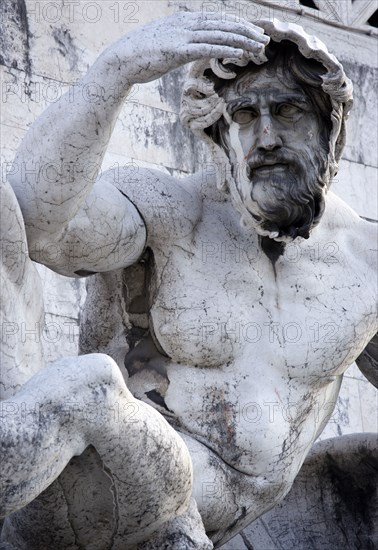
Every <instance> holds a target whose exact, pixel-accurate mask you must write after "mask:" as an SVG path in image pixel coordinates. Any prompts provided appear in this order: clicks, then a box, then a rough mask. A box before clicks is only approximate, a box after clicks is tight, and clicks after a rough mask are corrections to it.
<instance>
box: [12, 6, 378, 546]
mask: <svg viewBox="0 0 378 550" xmlns="http://www.w3.org/2000/svg"><path fill="white" fill-rule="evenodd" d="M189 62H193V63H192V65H191V66H190V70H189V73H188V79H187V82H186V85H185V88H184V90H183V96H182V109H181V119H182V122H183V124H185V125H187V126H188V127H190V128H191V129H192V130H193V131H194V132H196V133H197V134H198V135H200V136H201V138H202V139H203V140H205V141H206V143H207V144H208V146H209V148H210V152H211V155H212V159H213V164H212V165H211V166H212V168H211V170H209V164H207V167H206V170H205V171H202V172H200V173H197V174H195V175H192V176H190V177H188V178H187V179H184V180H178V179H175V178H173V177H171V176H169V175H167V174H163V173H160V172H158V171H154V170H149V169H142V168H140V169H139V170H138V171H137V172H135V171H133V172H131V171H130V169H128V168H127V167H126V168H125V169H124V170H123V171H121V173H120V177H119V178H118V180H117V181H114V177H113V175H112V174H111V173H110V172H105V173H103V174H101V175H100V176H99V170H97V171H96V170H93V169H92V170H88V169H87V168H88V166H91V167H92V168H93V167H94V166H95V167H96V166H97V167H99V166H100V165H101V162H102V159H103V156H104V154H105V152H106V148H107V145H108V142H109V139H110V136H111V133H112V130H113V127H114V124H115V122H116V120H117V117H118V115H119V112H120V110H121V108H122V104H123V102H124V100H125V99H126V98H127V95H128V93H129V92H130V89H131V87H132V86H133V85H134V84H140V83H145V82H149V81H152V80H154V79H157V78H159V77H161V76H162V75H164V74H166V73H167V72H169V71H171V70H172V69H174V68H177V67H179V66H181V65H183V64H186V63H189ZM89 83H92V84H96V86H94V87H93V89H94V90H95V91H94V95H93V97H91V101H90V102H89V101H86V99H85V98H84V96H83V95H81V94H75V98H74V100H72V97H69V96H68V95H67V96H64V97H62V98H61V99H60V100H59V101H58V102H56V103H55V104H53V105H51V106H50V107H49V109H48V110H47V111H46V112H45V113H44V114H43V115H42V116H41V117H39V118H38V120H36V121H35V123H34V124H33V126H32V127H31V129H30V130H29V132H28V134H27V135H26V137H25V138H24V140H23V143H22V144H21V146H20V148H19V150H18V153H17V157H16V161H15V162H16V165H18V166H24V167H26V169H25V170H24V171H23V173H24V174H26V176H25V178H23V179H22V178H20V177H17V174H16V170H13V171H12V172H13V174H14V175H13V176H12V177H11V180H10V183H11V185H12V187H13V189H14V191H15V194H16V196H17V200H18V202H19V205H20V207H21V211H22V215H23V218H24V221H25V227H26V232H27V236H28V242H29V246H30V250H41V248H43V247H44V246H46V245H48V244H50V243H54V244H55V245H56V246H58V247H59V254H57V255H56V257H55V258H54V259H52V258H50V260H49V261H47V260H46V259H44V260H43V261H44V263H46V265H48V267H50V268H51V269H53V270H55V271H56V272H58V273H61V274H63V275H67V276H88V297H87V303H86V307H85V311H84V314H83V316H82V317H83V319H82V332H81V351H82V353H92V352H101V353H106V354H108V355H110V356H111V357H113V359H114V360H115V361H116V362H117V363H118V366H119V369H120V370H121V372H122V373H123V376H124V379H125V382H126V384H127V387H128V389H129V390H130V391H131V393H132V394H133V396H134V397H135V398H137V399H139V400H140V401H141V402H142V403H145V404H147V405H149V406H150V407H153V408H155V409H156V411H158V413H160V415H161V416H162V417H164V418H165V419H166V420H167V421H168V423H169V424H170V425H171V426H172V427H173V428H174V429H175V430H176V434H179V436H180V438H181V439H182V441H184V442H185V444H186V447H187V449H188V450H189V453H190V457H191V461H192V465H193V491H192V496H193V499H192V500H191V505H190V507H189V510H188V512H187V513H186V516H185V514H184V515H183V517H184V520H183V521H184V523H185V521H186V525H191V522H192V518H197V519H198V516H196V514H198V512H199V514H200V516H201V521H202V524H203V527H202V531H203V533H202V534H203V538H202V539H201V542H198V541H197V542H195V541H193V540H192V539H191V538H190V536H189V535H188V529H187V531H186V534H183V535H182V536H181V535H180V536H177V537H176V538H175V527H174V526H173V527H170V526H169V522H168V524H166V525H168V527H166V526H165V527H162V528H161V530H160V533H158V534H157V535H155V539H154V540H153V538H151V544H152V545H155V546H152V547H154V548H210V547H211V543H210V541H209V539H210V540H211V541H212V544H213V545H214V547H219V546H220V545H221V544H223V543H225V542H226V541H227V540H229V539H230V538H232V537H233V536H234V535H235V534H236V533H238V532H240V531H241V530H242V529H243V528H244V527H245V526H246V525H248V524H249V523H250V522H251V521H253V520H254V519H256V518H258V517H259V516H260V515H262V514H263V513H265V512H266V511H268V510H269V509H271V508H272V507H273V506H274V505H275V504H276V503H278V502H280V501H281V500H282V499H283V498H284V497H285V495H286V494H287V493H288V492H289V490H290V487H291V486H292V484H293V481H294V479H295V477H296V476H297V474H298V472H299V470H300V468H301V466H302V464H303V462H304V460H305V457H306V455H307V453H308V452H309V450H310V449H311V446H312V444H313V443H314V441H315V440H316V438H317V437H318V435H319V434H320V433H321V431H322V430H323V428H324V426H325V424H326V423H327V421H328V419H329V417H330V415H331V414H332V410H333V407H334V404H335V400H336V398H337V395H338V392H339V388H340V384H341V380H342V375H343V373H344V372H345V370H346V369H347V368H348V366H349V365H350V364H351V363H352V362H353V361H354V360H355V359H356V358H358V357H359V356H360V355H361V353H362V352H363V351H364V349H365V348H366V347H367V346H368V345H369V342H370V341H371V340H372V339H373V337H374V335H375V333H376V331H377V324H378V323H377V315H376V291H377V288H376V282H375V276H374V270H375V265H374V262H375V260H376V255H375V253H374V250H373V249H374V245H375V227H374V226H373V224H370V223H368V222H367V221H364V220H363V219H361V218H359V216H358V215H357V214H356V213H355V212H354V211H353V210H352V209H351V208H349V207H348V206H347V205H346V204H345V203H344V202H343V201H342V200H341V199H339V198H337V197H336V196H335V195H334V194H333V193H332V192H331V191H329V187H330V184H331V180H332V178H333V177H334V176H335V174H336V173H337V168H338V161H339V159H340V156H341V153H342V149H343V146H344V142H345V121H346V119H347V117H348V114H349V111H350V108H351V104H352V85H351V82H350V81H349V79H348V78H347V77H346V76H345V74H344V71H343V68H342V66H341V65H340V63H339V62H338V61H337V60H336V58H335V57H334V56H333V55H331V54H330V53H329V52H328V50H327V48H326V46H325V45H324V44H323V43H322V42H320V41H319V40H318V39H316V38H315V37H313V36H309V35H307V34H306V33H305V32H304V30H303V29H302V28H301V27H299V26H297V25H293V24H286V23H285V24H284V23H280V22H278V21H259V22H258V24H257V25H253V24H251V23H248V22H235V21H233V20H232V19H228V18H224V17H222V16H221V15H219V14H207V16H206V17H204V16H203V15H202V14H199V13H177V14H175V15H173V16H171V17H169V18H166V19H162V20H159V21H156V22H153V23H151V24H149V25H147V26H145V27H143V28H141V29H138V30H136V31H134V32H132V33H130V34H129V35H127V36H125V37H123V38H122V39H120V40H118V41H117V42H115V43H114V44H112V45H111V46H110V47H108V48H107V49H106V50H105V51H104V52H103V53H102V54H101V55H100V57H99V58H98V59H97V61H96V62H95V63H94V65H93V66H92V67H91V68H90V69H89V71H88V73H87V74H86V76H84V78H83V80H82V82H81V85H82V86H85V85H87V84H89ZM96 90H97V91H96ZM177 146H178V147H179V144H177ZM33 170H34V173H32V171H33ZM94 242H95V243H96V247H97V251H98V254H96V257H94V256H93V254H90V253H89V250H92V247H91V246H89V245H93V243H94ZM294 244H295V248H293V245H294ZM293 250H295V251H296V257H295V259H294V260H293V255H292V252H293ZM35 259H36V260H39V261H41V260H40V259H39V258H38V257H35ZM370 346H372V344H370ZM369 349H370V350H371V349H372V348H371V347H370V348H369ZM103 357H104V356H103V355H100V359H98V360H97V359H96V360H94V363H95V366H94V367H93V368H94V370H95V377H96V376H99V377H100V378H101V376H100V373H102V370H101V368H100V367H98V368H97V364H98V363H97V361H100V362H101V361H105V360H104V359H103ZM77 361H84V362H86V361H91V359H85V358H79V359H78V360H77ZM107 361H109V360H107ZM107 361H105V362H106V363H107ZM65 364H68V363H65ZM69 364H70V365H71V366H70V367H69V369H71V371H70V372H72V375H70V384H69V388H71V387H73V388H75V387H76V374H75V373H77V376H78V382H77V384H78V386H79V388H81V387H83V386H85V380H86V378H84V382H81V380H82V378H81V376H82V373H81V366H80V367H79V366H75V365H77V363H75V361H74V360H72V362H71V360H70V362H69ZM107 364H108V363H107ZM364 367H365V368H366V370H367V371H368V372H370V371H373V370H374V361H373V360H372V361H364ZM109 368H110V367H109ZM28 376H29V374H26V375H24V378H23V380H22V381H21V382H20V384H22V383H23V382H24V381H26V379H27V378H28ZM37 376H38V375H37ZM40 376H42V377H43V376H44V378H45V380H46V386H47V380H48V377H49V376H50V375H49V372H48V371H47V370H46V371H44V374H40ZM51 376H52V375H51ZM61 376H62V377H63V376H64V374H63V367H62V370H61ZM114 376H115V375H114ZM25 377H26V378H25ZM100 383H101V382H100ZM80 384H82V385H81V386H80ZM118 384H119V385H120V386H122V391H123V392H125V391H126V390H125V388H124V387H123V385H122V384H123V383H122V382H121V381H118ZM43 387H44V386H43ZM90 387H91V386H90ZM25 388H27V385H26V386H25ZM20 391H26V395H29V389H26V390H23V389H22V388H21V390H20ZM30 391H32V390H30ZM83 392H84V394H83V395H86V394H85V389H83ZM78 395H79V396H80V395H81V394H78ZM127 396H128V397H127V399H130V400H132V399H133V397H131V396H130V395H129V394H127ZM78 398H79V397H78ZM54 399H55V396H54ZM143 406H144V405H143ZM140 407H142V405H140ZM142 410H144V409H142ZM148 411H149V413H148V415H147V416H149V414H150V409H148ZM147 416H146V418H145V423H144V427H143V429H142V436H143V435H144V431H143V430H146V437H147V436H148V430H149V429H150V425H149V422H150V420H149V418H147ZM151 418H153V419H156V418H157V417H156V416H151ZM151 422H152V420H151ZM156 422H158V421H157V420H156ZM151 429H152V428H151ZM46 430H48V431H47V432H46V434H47V435H48V436H49V435H50V430H53V428H52V427H51V428H49V426H48V427H47V428H46ZM167 430H168V428H167ZM75 433H76V432H75ZM79 433H80V430H79ZM72 437H73V439H74V440H75V444H76V445H77V446H76V447H75V448H73V447H72V448H71V449H70V450H69V451H67V452H68V454H71V455H72V454H78V453H80V452H82V451H83V444H81V446H80V445H79V442H78V441H77V438H76V439H75V434H72ZM162 437H164V436H163V434H162ZM167 437H173V436H172V434H171V432H170V435H169V436H167ZM147 439H148V437H147ZM84 440H85V441H86V442H88V441H89V439H85V438H84ZM138 441H139V439H138ZM172 441H175V444H177V445H178V443H177V440H176V439H174V438H173V440H172ZM106 442H107V444H108V445H109V446H110V447H111V448H112V449H115V447H112V445H113V433H112V431H111V429H110V430H109V432H107V433H106ZM33 445H34V447H33ZM38 445H39V443H34V444H33V443H32V447H33V448H38ZM60 445H61V443H60ZM117 445H119V446H120V447H122V442H121V441H119V440H118V441H117ZM139 445H141V444H139V443H138V442H137V443H136V447H135V453H136V454H135V456H134V455H133V451H132V447H131V449H130V448H128V451H127V452H128V453H130V455H128V458H127V460H125V461H123V467H124V469H125V471H127V472H128V471H129V470H130V469H131V470H133V469H135V470H136V471H137V472H139V467H142V466H140V462H141V456H140V447H139ZM105 447H106V445H105ZM110 447H109V448H110ZM106 452H110V451H109V450H107V449H106V448H105V449H103V447H101V446H100V448H97V446H96V441H95V440H93V441H92V446H91V447H90V448H87V449H86V451H85V453H84V454H82V455H81V456H76V457H75V458H74V460H73V461H72V460H71V461H70V463H69V464H68V466H67V467H66V468H65V470H64V471H63V473H62V475H61V476H60V477H59V478H58V480H57V481H56V482H55V483H54V484H53V485H51V486H50V487H49V488H48V490H47V492H46V491H45V492H44V493H42V494H41V495H40V496H39V497H38V498H37V499H35V500H34V501H33V502H32V503H31V504H29V505H28V506H25V507H24V508H22V509H21V510H18V511H15V512H14V513H13V514H11V515H10V516H9V517H8V518H7V519H6V522H5V528H4V531H3V540H4V541H6V542H8V543H9V544H12V543H14V542H15V541H16V546H17V544H18V546H17V548H24V547H25V548H26V546H25V542H23V541H26V540H28V537H29V541H28V545H27V548H28V550H32V549H33V548H35V549H37V548H41V546H38V544H40V543H38V541H40V540H42V538H41V537H45V538H44V539H43V540H46V541H47V542H46V543H45V547H46V548H48V547H53V546H55V547H62V548H63V547H64V548H79V547H81V548H82V547H85V548H91V549H92V548H93V549H101V550H102V549H104V548H113V547H114V548H120V547H121V546H120V544H122V543H121V542H119V541H120V538H119V537H120V536H121V534H122V533H121V531H120V529H118V525H117V522H116V520H115V519H114V518H119V517H121V516H122V515H123V514H124V510H123V508H122V500H117V499H115V500H114V499H113V498H112V497H113V493H112V486H111V483H110V482H109V479H107V480H105V478H104V475H103V470H102V466H101V464H102V460H104V461H105V459H103V458H102V454H103V453H105V454H106ZM112 452H113V455H112V456H113V458H114V460H115V462H116V463H115V466H114V468H115V470H116V471H117V472H119V468H120V463H119V462H117V461H116V457H114V453H115V452H116V451H115V450H113V451H112ZM123 452H125V451H123ZM171 452H172V451H171V449H169V448H167V447H166V449H165V451H159V450H158V449H157V450H156V453H155V455H154V458H153V457H152V456H151V459H150V461H151V462H149V464H152V463H153V461H154V459H156V463H154V464H152V465H151V472H150V471H149V473H148V480H149V482H148V483H147V485H146V484H145V483H143V481H142V480H141V481H140V483H139V485H138V483H137V482H136V485H137V486H138V494H139V495H141V496H140V499H141V500H140V503H139V504H140V506H139V511H137V505H136V503H135V506H134V508H133V510H134V511H135V514H138V513H139V514H140V517H144V514H145V509H144V508H143V506H142V502H143V498H145V496H144V495H145V492H146V494H148V495H150V492H151V486H150V485H152V488H154V487H155V481H154V480H155V479H157V480H159V482H161V480H162V479H164V480H167V477H166V475H165V474H164V473H163V472H164V470H163V469H161V466H160V460H161V456H162V455H164V454H165V453H166V454H167V455H168V456H171ZM180 452H182V451H180ZM122 460H123V457H122ZM142 462H143V461H142ZM107 467H108V469H109V470H110V474H109V475H112V473H113V475H115V474H114V472H113V470H112V467H113V466H112V465H108V466H107ZM160 469H161V474H160V478H159V473H158V470H160ZM143 472H144V469H143ZM58 473H59V472H56V473H55V475H57V474H58ZM117 475H118V474H117ZM124 475H126V474H124ZM143 476H144V473H143ZM155 476H156V478H155ZM151 479H153V481H150V480H151ZM78 480H79V481H78ZM167 482H168V480H167ZM172 483H173V481H172ZM75 484H76V485H75ZM119 485H121V486H122V484H121V483H120V484H119ZM73 487H76V488H77V487H80V491H78V490H76V492H75V491H74V490H73V489H72V488H73ZM87 487H90V488H93V491H92V492H91V493H90V494H91V496H90V497H88V498H85V497H84V498H83V494H85V495H88V489H87ZM96 487H100V488H101V491H102V492H101V496H100V495H98V496H97V497H96ZM117 487H118V486H117ZM120 490H122V489H120ZM117 491H118V488H117ZM177 492H178V493H180V492H182V489H181V488H180V487H179V484H177ZM68 493H69V497H67V494H68ZM159 494H160V493H158V496H157V497H156V498H160V496H159ZM184 497H185V498H184ZM148 498H150V497H148ZM186 498H187V495H181V501H180V505H181V506H182V505H183V502H184V501H185V502H187V500H186ZM138 499H139V497H138ZM179 500H180V499H179ZM62 502H64V504H62ZM123 502H124V506H127V504H126V497H125V500H124V501H123ZM133 505H134V503H133ZM41 507H43V509H44V510H46V512H45V513H43V514H41V513H40V510H41ZM84 511H85V512H84ZM181 511H182V510H181ZM197 511H198V512H197ZM80 514H81V515H80ZM73 516H75V522H74V523H73V521H72V517H73ZM84 516H85V519H84ZM100 517H103V518H106V519H107V520H108V524H104V523H101V522H100V521H99V518H100ZM138 517H139V516H138ZM185 517H186V519H185ZM117 521H118V520H117ZM172 521H173V524H174V522H175V520H172ZM193 521H194V520H193ZM195 521H197V520H195ZM176 531H177V530H176ZM189 531H190V529H189ZM200 531H201V529H199V531H198V532H200ZM72 532H74V539H72V541H71V542H70V543H64V544H66V545H65V546H64V544H63V543H62V542H60V541H62V540H65V541H67V540H68V538H69V536H71V537H72ZM109 532H110V535H109ZM196 532H197V531H196ZM205 532H206V535H207V536H205ZM4 533H5V534H4ZM46 533H49V535H47V534H46ZM55 533H58V535H56V534H55ZM199 536H200V535H199ZM49 537H50V538H49ZM101 537H103V539H102V541H100V538H101ZM106 537H108V538H106ZM114 537H115V538H114ZM117 537H118V538H117ZM159 537H160V538H159ZM207 537H208V539H207ZM104 540H107V543H106V544H105V543H104ZM113 540H116V541H117V543H116V544H114V546H112V543H113ZM30 541H31V542H30ZM99 541H100V542H99ZM22 544H24V546H22ZM49 544H50V546H49ZM59 544H61V546H59ZM70 544H71V545H70ZM117 544H118V545H117ZM123 544H124V546H122V548H123V547H125V548H126V547H129V546H128V545H130V546H132V544H134V541H132V540H131V539H130V541H129V540H128V539H127V538H125V540H124V541H123ZM147 547H148V546H147V545H145V546H143V548H147Z"/></svg>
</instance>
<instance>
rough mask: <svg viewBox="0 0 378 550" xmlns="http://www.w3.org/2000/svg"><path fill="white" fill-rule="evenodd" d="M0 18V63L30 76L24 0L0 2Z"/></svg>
mask: <svg viewBox="0 0 378 550" xmlns="http://www.w3.org/2000/svg"><path fill="white" fill-rule="evenodd" d="M0 18H1V21H3V26H2V30H1V33H0V64H1V65H5V66H6V67H10V68H13V69H19V70H23V71H25V73H26V75H27V76H28V77H29V78H30V76H31V73H32V62H31V58H30V39H31V37H32V34H31V32H30V28H29V21H28V14H27V8H26V3H25V0H14V1H13V2H1V3H0Z"/></svg>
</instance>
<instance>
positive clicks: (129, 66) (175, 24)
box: [105, 12, 269, 85]
mask: <svg viewBox="0 0 378 550" xmlns="http://www.w3.org/2000/svg"><path fill="white" fill-rule="evenodd" d="M263 32H264V31H263V29H261V28H260V27H257V26H256V25H253V24H252V23H249V22H235V21H232V19H230V18H224V17H222V16H221V15H220V14H207V15H204V14H202V13H200V12H179V13H176V14H174V15H172V16H170V17H166V18H164V19H160V20H158V21H154V22H152V23H150V24H148V25H146V26H145V27H142V28H140V29H138V30H136V31H134V32H132V33H131V34H129V35H127V36H125V37H123V38H121V39H120V40H118V41H117V42H115V43H114V44H113V45H112V46H110V47H109V48H108V49H107V50H106V52H105V55H107V56H110V61H111V63H112V65H113V66H114V68H116V69H117V70H119V71H120V76H121V77H122V79H123V80H124V82H125V84H129V85H131V84H135V83H144V82H150V81H151V80H155V79H156V78H159V77H161V76H162V75H164V74H165V73H167V72H169V71H171V70H172V69H175V68H177V67H179V66H180V65H184V64H185V63H189V62H191V61H195V60H197V59H201V58H217V59H224V58H234V59H242V58H244V59H247V60H248V59H253V60H256V57H257V56H258V55H259V54H261V53H262V52H263V51H264V48H265V46H266V45H267V44H268V42H269V37H268V36H266V35H264V34H263ZM108 59H109V58H108Z"/></svg>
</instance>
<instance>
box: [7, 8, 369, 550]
mask: <svg viewBox="0 0 378 550" xmlns="http://www.w3.org/2000/svg"><path fill="white" fill-rule="evenodd" d="M321 2H322V0H280V1H278V0H254V1H242V2H234V1H214V2H201V1H199V0H183V1H181V0H135V1H126V0H102V1H100V0H98V1H90V0H55V1H50V0H2V3H1V5H0V17H1V27H2V34H1V36H0V79H1V83H0V84H1V127H0V140H1V171H2V172H1V177H2V178H5V177H6V174H7V173H8V172H9V171H10V170H22V167H18V166H14V167H13V168H12V167H11V165H12V161H13V158H14V154H15V150H16V149H17V146H18V144H19V143H20V142H21V140H22V138H23V136H24V134H25V132H26V131H27V129H28V127H29V126H30V124H31V123H32V122H33V121H34V120H35V119H36V118H37V116H38V115H39V114H40V113H41V112H42V111H43V110H44V109H45V108H46V107H47V106H48V105H49V104H50V103H51V102H53V101H55V100H56V99H57V98H59V97H60V96H61V95H62V94H63V93H64V92H65V91H66V90H67V88H68V86H69V84H73V83H75V82H77V81H78V80H79V79H80V77H81V75H82V74H84V72H85V71H86V69H87V68H88V67H89V66H90V65H91V64H92V63H93V62H94V60H95V59H96V57H97V55H98V54H99V53H100V52H101V51H102V50H103V49H104V48H105V47H106V46H107V45H108V44H110V43H111V42H112V41H114V40H116V39H117V38H118V37H120V36H122V35H123V34H125V33H127V32H130V31H132V30H134V29H135V28H137V27H138V26H140V25H142V24H144V23H146V22H148V21H150V20H152V19H156V18H158V17H162V16H165V15H169V14H171V13H173V12H175V11H177V10H178V9H181V10H183V9H186V10H188V9H190V10H194V9H197V10H199V11H201V10H203V11H206V12H209V11H219V12H220V11H221V10H222V12H223V13H226V12H227V13H228V14H233V15H234V16H235V17H244V18H247V19H249V20H251V21H255V22H256V21H258V19H260V18H271V17H273V16H275V17H277V18H278V19H281V20H284V21H290V22H295V23H298V24H301V25H302V26H304V28H305V29H306V30H307V31H308V32H311V33H314V34H316V35H318V36H319V37H320V38H321V39H322V40H323V41H324V42H325V43H326V44H327V46H328V48H329V49H330V51H332V52H333V53H335V55H336V56H337V57H338V58H339V59H340V61H341V62H342V63H343V64H344V67H345V69H346V72H347V74H348V76H349V77H350V78H351V79H352V81H353V83H354V86H355V105H354V108H353V111H352V114H351V118H350V121H349V125H348V144H347V147H346V149H345V151H344V155H343V160H342V162H341V167H340V172H339V174H338V176H337V179H336V180H335V181H334V183H333V190H334V191H335V192H336V193H337V194H339V195H340V196H341V197H342V198H343V199H344V200H345V201H346V202H347V203H348V204H350V205H351V206H352V207H353V208H354V209H355V210H356V211H357V213H358V214H359V215H362V216H365V217H367V218H371V219H377V174H378V168H377V167H378V158H377V156H378V155H377V151H378V147H377V141H378V140H377V128H378V121H377V109H376V100H377V97H376V87H374V82H377V72H378V71H377V32H376V29H374V28H373V27H372V26H370V25H369V24H368V19H369V18H370V22H373V23H374V16H373V18H371V15H372V10H371V7H370V11H369V5H370V6H371V4H372V3H371V2H370V0H355V2H354V3H352V2H351V1H349V0H334V1H333V3H331V4H332V6H333V11H332V10H330V9H329V3H328V4H327V6H328V7H327V6H325V4H324V2H323V4H324V5H323V4H321ZM319 6H320V9H315V8H316V7H319ZM346 6H347V7H349V8H348V9H349V11H348V10H347V11H345V10H346ZM325 8H327V9H325ZM364 10H365V11H364ZM368 16H369V17H368ZM375 17H376V16H375ZM184 76H185V68H181V69H179V70H177V71H174V72H172V73H170V74H168V75H166V76H165V77H163V78H162V79H160V80H158V81H155V82H152V83H149V84H146V85H138V86H135V88H134V89H133V90H132V92H131V94H130V96H129V98H128V102H127V103H126V104H125V106H124V109H123V110H122V113H121V116H120V118H119V120H118V123H117V125H116V128H115V130H114V133H113V136H112V139H111V143H110V145H109V149H108V153H107V155H106V157H105V159H104V163H103V166H102V169H107V168H112V169H113V170H114V177H117V167H119V166H122V165H124V164H132V165H133V166H135V170H137V169H138V166H149V167H154V168H159V169H160V170H164V171H166V172H169V173H170V174H173V175H176V176H178V177H182V176H185V175H186V174H187V173H190V172H192V171H194V170H201V169H203V167H204V165H205V164H206V162H209V160H208V154H207V151H206V150H205V149H204V147H203V146H202V144H201V143H199V142H198V141H197V140H196V139H195V138H194V137H193V136H192V135H191V134H190V133H189V132H188V131H186V130H185V129H183V128H182V127H181V125H180V123H179V119H178V109H179V102H180V90H181V84H182V82H183V79H184ZM88 93H90V90H88ZM88 100H90V97H89V96H88ZM56 131H57V132H59V128H57V129H56ZM38 253H39V254H40V259H41V261H43V258H44V257H46V256H48V255H50V254H56V253H58V251H57V250H56V249H54V248H53V247H49V248H47V249H44V250H40V251H38ZM93 253H95V250H94V252H93ZM38 269H39V271H40V274H41V277H42V279H43V282H44V289H45V304H46V326H45V331H44V333H43V342H44V346H45V351H46V355H47V358H48V360H54V359H55V358H57V357H61V356H62V355H74V354H76V353H77V343H78V320H79V314H80V313H79V312H80V306H82V304H83V301H84V299H85V281H84V280H83V279H69V278H65V277H61V276H58V275H56V274H54V273H52V272H51V271H50V270H48V269H46V268H44V267H43V266H38ZM376 411H377V393H376V391H375V390H374V388H373V387H372V386H371V385H370V384H369V383H368V382H367V381H366V379H365V378H364V377H363V375H362V374H361V373H360V372H359V371H358V369H357V367H356V366H355V365H354V366H352V367H351V368H350V369H349V370H348V371H347V374H346V375H345V377H344V382H343V385H342V390H341V393H340V397H339V399H338V402H337V405H336V409H335V412H334V414H333V416H332V418H331V420H330V422H329V423H328V425H327V427H326V429H325V431H324V432H323V434H322V436H321V438H323V439H324V438H328V437H333V436H336V435H342V434H347V433H353V432H363V431H374V432H376V431H378V425H377V424H378V423H377V415H376ZM220 497H221V495H220ZM248 544H249V543H248V530H246V531H245V533H244V534H243V536H240V535H239V536H238V537H236V538H235V539H234V541H232V542H231V543H228V544H227V545H226V546H225V548H228V549H229V550H231V549H236V550H242V549H245V548H247V547H248ZM259 550H260V549H259ZM261 550H262V549H261ZM264 550H265V549H264Z"/></svg>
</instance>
